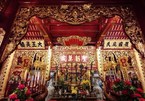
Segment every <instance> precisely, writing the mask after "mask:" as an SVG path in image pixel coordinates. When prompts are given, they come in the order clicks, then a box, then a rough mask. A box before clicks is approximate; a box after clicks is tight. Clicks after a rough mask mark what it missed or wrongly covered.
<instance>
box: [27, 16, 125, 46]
mask: <svg viewBox="0 0 145 101" xmlns="http://www.w3.org/2000/svg"><path fill="white" fill-rule="evenodd" d="M74 35H75V36H79V37H90V38H91V41H90V42H89V43H88V44H87V45H93V46H96V45H101V43H102V42H103V39H126V38H127V36H126V35H125V34H124V31H123V25H122V19H121V18H120V17H118V16H117V17H114V18H101V19H96V20H94V21H92V22H88V23H84V24H80V25H70V24H67V23H64V22H60V21H57V20H55V19H52V18H45V19H40V18H37V17H36V16H34V17H32V18H31V19H30V22H29V27H28V32H27V34H26V36H25V38H24V39H30V40H31V39H45V43H46V44H47V45H48V44H50V43H51V44H52V45H54V46H55V45H61V44H60V43H59V42H58V41H57V39H58V38H60V37H66V38H67V37H70V36H74ZM72 43H74V42H72Z"/></svg>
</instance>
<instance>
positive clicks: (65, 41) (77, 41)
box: [57, 36, 91, 46]
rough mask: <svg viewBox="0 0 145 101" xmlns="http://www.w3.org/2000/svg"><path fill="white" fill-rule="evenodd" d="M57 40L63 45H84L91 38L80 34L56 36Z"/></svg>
mask: <svg viewBox="0 0 145 101" xmlns="http://www.w3.org/2000/svg"><path fill="white" fill-rule="evenodd" d="M57 41H58V42H59V43H60V44H61V45H63V46H84V45H87V44H88V43H89V42H90V41H91V38H90V37H80V36H69V37H58V38H57Z"/></svg>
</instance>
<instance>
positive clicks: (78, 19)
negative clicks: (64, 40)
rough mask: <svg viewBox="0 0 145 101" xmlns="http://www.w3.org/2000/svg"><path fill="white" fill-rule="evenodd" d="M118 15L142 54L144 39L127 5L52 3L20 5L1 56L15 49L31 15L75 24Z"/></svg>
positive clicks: (5, 55) (4, 56)
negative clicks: (46, 4) (59, 4)
mask: <svg viewBox="0 0 145 101" xmlns="http://www.w3.org/2000/svg"><path fill="white" fill-rule="evenodd" d="M115 15H118V16H120V17H121V18H122V19H123V25H124V30H125V32H126V34H127V35H128V37H129V38H130V39H131V42H132V43H133V45H134V46H135V47H136V49H137V50H138V52H139V53H140V54H141V55H143V56H144V54H145V50H144V45H143V44H144V43H145V42H144V39H143V37H142V31H141V28H140V26H139V24H138V22H137V20H136V18H135V14H134V12H133V10H132V8H131V7H129V6H116V7H114V6H94V5H87V4H85V5H61V6H58V5H54V6H44V5H41V6H30V7H20V8H19V10H18V12H17V15H16V18H15V21H14V23H13V26H12V29H11V34H12V35H11V37H10V38H9V40H10V43H9V44H7V46H6V48H5V52H4V54H3V56H2V58H1V62H2V61H4V60H5V59H6V58H7V57H8V55H9V54H11V53H12V51H14V50H15V48H16V46H17V45H18V44H19V42H20V41H21V39H22V38H23V37H24V35H25V34H26V32H27V27H28V22H29V19H30V18H31V17H32V16H37V17H40V18H46V17H52V18H54V19H57V20H59V21H61V22H67V23H69V24H73V25H77V24H81V23H84V22H90V21H93V20H95V19H98V18H100V17H102V16H103V17H113V16H115Z"/></svg>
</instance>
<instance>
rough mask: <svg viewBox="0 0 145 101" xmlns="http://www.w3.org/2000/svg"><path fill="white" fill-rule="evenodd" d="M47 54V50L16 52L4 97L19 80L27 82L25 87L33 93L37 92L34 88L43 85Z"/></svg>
mask: <svg viewBox="0 0 145 101" xmlns="http://www.w3.org/2000/svg"><path fill="white" fill-rule="evenodd" d="M47 54H48V53H47V50H43V51H42V50H37V51H34V50H31V51H30V50H29V51H27V50H16V52H15V54H14V60H13V62H12V66H11V70H10V73H9V75H10V76H9V80H8V84H7V88H6V95H9V94H10V93H11V92H12V90H13V89H15V86H16V85H17V84H18V83H19V81H21V80H24V81H27V84H26V85H27V86H28V87H30V88H31V90H32V91H33V92H35V91H37V90H38V88H37V89H36V87H37V86H39V85H41V84H44V83H45V78H46V77H45V76H46V69H47V68H48V67H47V65H48V64H47V62H48V57H47ZM9 87H13V88H9ZM32 88H33V89H32Z"/></svg>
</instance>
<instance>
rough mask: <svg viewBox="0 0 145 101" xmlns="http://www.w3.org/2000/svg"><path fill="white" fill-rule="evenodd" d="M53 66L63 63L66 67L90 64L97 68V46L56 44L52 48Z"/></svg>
mask: <svg viewBox="0 0 145 101" xmlns="http://www.w3.org/2000/svg"><path fill="white" fill-rule="evenodd" d="M52 53H53V55H52V63H51V64H52V67H55V66H56V64H57V65H61V67H65V66H66V65H69V67H73V66H75V65H76V64H78V65H80V64H83V65H85V66H90V64H91V62H93V67H94V68H96V66H97V64H96V62H95V61H96V48H95V47H94V46H55V47H53V48H52Z"/></svg>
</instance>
